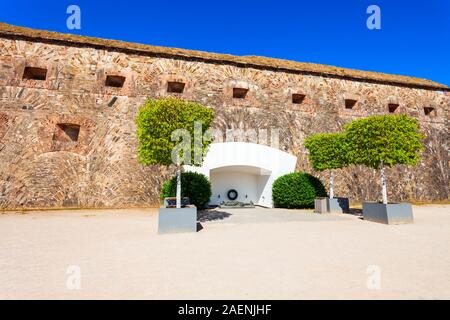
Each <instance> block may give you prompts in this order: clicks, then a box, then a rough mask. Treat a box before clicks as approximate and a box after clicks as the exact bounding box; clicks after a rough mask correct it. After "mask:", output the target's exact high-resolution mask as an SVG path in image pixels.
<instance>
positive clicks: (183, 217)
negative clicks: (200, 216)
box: [158, 206, 197, 234]
mask: <svg viewBox="0 0 450 320" xmlns="http://www.w3.org/2000/svg"><path fill="white" fill-rule="evenodd" d="M179 232H197V208H196V207H195V206H187V207H184V208H160V209H159V216H158V233H159V234H164V233H179Z"/></svg>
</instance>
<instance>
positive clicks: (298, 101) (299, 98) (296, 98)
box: [292, 93, 306, 104]
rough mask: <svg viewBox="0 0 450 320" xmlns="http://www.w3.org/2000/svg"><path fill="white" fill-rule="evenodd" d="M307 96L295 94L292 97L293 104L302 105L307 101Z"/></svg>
mask: <svg viewBox="0 0 450 320" xmlns="http://www.w3.org/2000/svg"><path fill="white" fill-rule="evenodd" d="M305 97H306V96H305V95H304V94H300V93H294V94H293V95H292V103H293V104H302V103H303V101H304V100H305Z"/></svg>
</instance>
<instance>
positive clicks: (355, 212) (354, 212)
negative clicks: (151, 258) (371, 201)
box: [345, 208, 363, 217]
mask: <svg viewBox="0 0 450 320" xmlns="http://www.w3.org/2000/svg"><path fill="white" fill-rule="evenodd" d="M345 213H346V214H351V215H354V216H358V217H362V215H363V211H362V209H356V208H350V210H349V211H348V212H345Z"/></svg>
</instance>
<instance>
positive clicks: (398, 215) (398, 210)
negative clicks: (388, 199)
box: [363, 202, 414, 224]
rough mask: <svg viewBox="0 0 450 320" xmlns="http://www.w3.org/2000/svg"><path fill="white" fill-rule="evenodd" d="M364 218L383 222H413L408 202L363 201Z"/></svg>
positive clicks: (410, 206)
mask: <svg viewBox="0 0 450 320" xmlns="http://www.w3.org/2000/svg"><path fill="white" fill-rule="evenodd" d="M363 217H364V220H367V221H373V222H379V223H385V224H406V223H414V218H413V212H412V205H411V204H410V203H388V204H383V203H378V202H364V203H363Z"/></svg>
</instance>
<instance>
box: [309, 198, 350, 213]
mask: <svg viewBox="0 0 450 320" xmlns="http://www.w3.org/2000/svg"><path fill="white" fill-rule="evenodd" d="M349 210H350V206H349V201H348V198H339V197H338V198H333V199H330V198H317V199H315V200H314V212H315V213H344V212H349Z"/></svg>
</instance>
